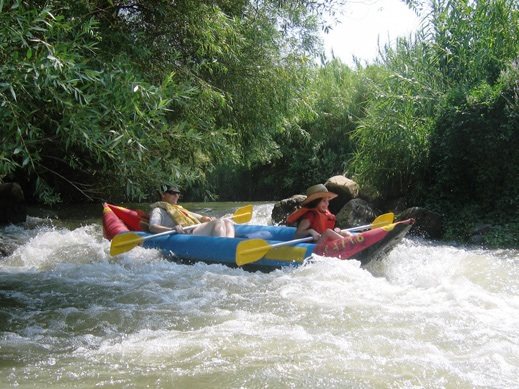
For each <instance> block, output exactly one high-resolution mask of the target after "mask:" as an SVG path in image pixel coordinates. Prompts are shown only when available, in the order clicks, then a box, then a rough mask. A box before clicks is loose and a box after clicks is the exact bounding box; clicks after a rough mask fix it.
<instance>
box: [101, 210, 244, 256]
mask: <svg viewBox="0 0 519 389" xmlns="http://www.w3.org/2000/svg"><path fill="white" fill-rule="evenodd" d="M251 218H252V205H246V206H244V207H241V208H238V209H237V210H236V211H235V212H234V214H233V215H232V216H230V217H226V219H232V220H233V221H234V222H235V223H238V224H241V223H247V222H248V221H250V219H251ZM200 224H203V223H200ZM200 224H194V225H192V226H187V227H184V230H192V229H193V228H195V227H198V226H199V225H200ZM176 233H177V231H175V230H172V231H165V232H160V233H158V234H154V235H148V236H140V235H138V234H136V233H134V232H126V233H124V234H119V235H116V236H115V237H114V238H113V239H112V243H111V245H110V255H112V256H114V255H119V254H122V253H125V252H127V251H130V250H131V249H133V248H134V247H136V246H138V245H140V244H141V243H142V242H144V241H145V240H148V239H153V238H158V237H159V236H164V235H170V234H176Z"/></svg>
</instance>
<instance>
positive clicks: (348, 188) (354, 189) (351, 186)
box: [324, 175, 359, 214]
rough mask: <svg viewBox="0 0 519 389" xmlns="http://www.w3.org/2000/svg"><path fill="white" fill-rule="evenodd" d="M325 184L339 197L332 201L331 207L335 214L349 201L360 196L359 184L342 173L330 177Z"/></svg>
mask: <svg viewBox="0 0 519 389" xmlns="http://www.w3.org/2000/svg"><path fill="white" fill-rule="evenodd" d="M324 186H326V188H327V189H328V190H329V191H330V192H333V193H336V194H337V197H336V198H335V199H333V200H331V201H330V206H329V209H330V212H332V213H333V214H337V213H338V212H339V211H340V210H341V208H342V207H343V206H344V205H345V204H346V203H347V202H348V201H350V200H352V199H355V198H357V197H359V185H358V184H357V183H356V182H355V181H353V180H350V179H349V178H347V177H345V176H342V175H339V176H333V177H330V178H329V179H328V180H327V181H326V182H325V183H324Z"/></svg>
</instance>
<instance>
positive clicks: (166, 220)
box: [149, 185, 234, 238]
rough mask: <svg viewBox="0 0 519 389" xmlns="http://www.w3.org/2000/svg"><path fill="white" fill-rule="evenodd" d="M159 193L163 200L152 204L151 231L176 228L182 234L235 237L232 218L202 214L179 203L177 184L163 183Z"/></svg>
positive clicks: (157, 231) (156, 231)
mask: <svg viewBox="0 0 519 389" xmlns="http://www.w3.org/2000/svg"><path fill="white" fill-rule="evenodd" d="M159 193H160V196H161V200H162V201H158V202H156V203H154V204H152V205H151V208H152V210H151V214H150V221H149V230H150V231H151V232H153V233H159V232H165V231H172V230H175V231H176V232H178V233H180V234H183V233H189V234H193V235H207V236H224V237H230V238H232V237H234V224H233V222H232V221H231V220H229V219H216V218H214V217H211V216H204V215H200V214H198V213H195V212H191V211H188V210H187V209H185V208H184V207H182V206H181V205H179V204H178V199H179V198H180V189H179V188H178V187H177V186H175V185H163V186H162V187H161V190H160V191H159ZM190 226H195V227H190Z"/></svg>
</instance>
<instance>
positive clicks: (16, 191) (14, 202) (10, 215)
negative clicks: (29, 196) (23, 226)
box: [0, 182, 27, 224]
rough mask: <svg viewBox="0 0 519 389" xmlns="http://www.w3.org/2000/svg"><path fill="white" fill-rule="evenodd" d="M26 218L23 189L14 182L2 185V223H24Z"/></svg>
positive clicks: (0, 201)
mask: <svg viewBox="0 0 519 389" xmlns="http://www.w3.org/2000/svg"><path fill="white" fill-rule="evenodd" d="M26 218H27V208H26V206H25V199H24V195H23V190H22V187H21V186H20V185H19V184H17V183H13V182H8V183H3V184H0V223H1V224H8V223H23V222H25V220H26Z"/></svg>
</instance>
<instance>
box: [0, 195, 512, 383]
mask: <svg viewBox="0 0 519 389" xmlns="http://www.w3.org/2000/svg"><path fill="white" fill-rule="evenodd" d="M234 206H235V207H236V206H237V205H236V204H235V205H234ZM204 207H205V208H206V209H205V211H206V212H211V210H212V209H213V208H212V205H211V204H209V203H206V204H204ZM234 209H235V208H234ZM254 209H255V213H254V218H253V222H254V223H258V224H268V223H269V222H270V212H271V210H272V204H258V205H255V207H254ZM232 211H233V209H232V208H229V209H223V210H222V209H218V210H215V209H213V211H212V212H213V214H215V215H220V214H223V213H225V212H232ZM100 214H101V209H99V218H94V219H91V220H90V219H86V220H85V221H83V222H78V223H76V224H77V225H73V224H74V223H72V225H71V223H68V224H67V223H62V222H60V221H59V220H56V219H45V218H38V217H29V219H28V221H27V222H26V223H25V224H24V225H21V226H6V227H2V228H1V229H0V238H1V239H2V241H3V242H8V243H9V244H10V245H13V246H14V247H15V249H14V252H13V253H12V254H11V255H9V256H8V257H4V258H0V303H1V306H0V387H2V388H4V387H19V388H45V387H53V388H56V387H57V388H72V387H74V388H94V387H100V388H103V387H106V388H112V387H113V388H144V387H151V388H189V389H196V388H213V387H215V388H217V387H220V388H515V387H517V386H518V382H519V251H517V250H484V249H481V248H477V247H461V246H455V245H446V244H438V243H433V242H430V241H425V240H421V239H417V238H405V239H404V240H403V242H402V243H401V244H399V245H398V246H397V247H395V249H394V250H393V251H392V252H391V253H390V254H389V255H388V256H387V257H386V258H384V259H383V260H382V261H379V262H375V263H374V262H372V263H370V264H368V265H367V266H366V267H365V268H362V267H361V266H360V263H359V262H358V261H355V260H351V261H340V260H336V259H324V258H318V257H317V258H313V260H312V261H311V262H309V263H307V264H305V265H303V266H301V267H299V268H291V269H283V270H276V271H273V272H270V273H260V272H254V273H251V272H246V271H243V270H242V269H232V268H228V267H225V266H223V265H206V264H195V265H185V264H178V263H174V262H171V261H168V260H167V259H166V258H165V257H163V256H162V255H161V253H160V252H158V251H156V250H146V249H143V248H141V247H137V248H135V249H133V250H131V251H129V252H127V253H125V254H123V255H121V256H118V257H114V258H112V257H110V255H109V253H108V252H109V247H110V244H109V242H108V241H106V240H105V239H104V238H103V236H102V227H101V220H100Z"/></svg>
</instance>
